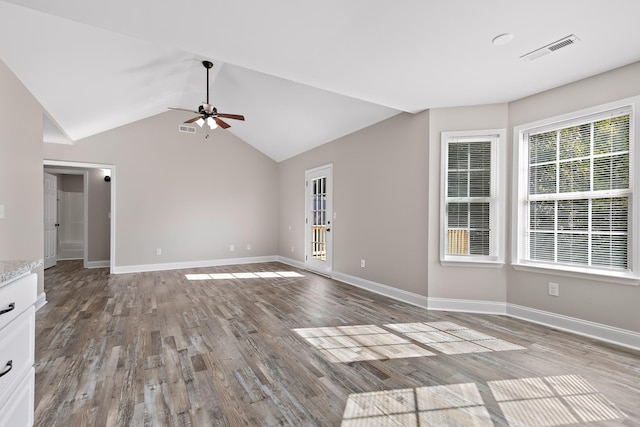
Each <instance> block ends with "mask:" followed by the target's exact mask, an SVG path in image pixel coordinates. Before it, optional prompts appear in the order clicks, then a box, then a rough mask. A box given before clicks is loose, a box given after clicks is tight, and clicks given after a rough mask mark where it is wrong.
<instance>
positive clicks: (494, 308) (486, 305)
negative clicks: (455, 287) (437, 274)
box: [427, 297, 507, 315]
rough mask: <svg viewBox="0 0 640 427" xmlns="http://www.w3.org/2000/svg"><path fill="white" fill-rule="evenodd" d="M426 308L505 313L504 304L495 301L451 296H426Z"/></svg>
mask: <svg viewBox="0 0 640 427" xmlns="http://www.w3.org/2000/svg"><path fill="white" fill-rule="evenodd" d="M427 299H428V300H429V302H428V305H427V308H428V309H429V310H436V311H460V312H464V313H482V314H500V315H504V314H507V308H506V304H505V303H503V302H497V301H480V300H468V299H451V298H433V297H429V298H427Z"/></svg>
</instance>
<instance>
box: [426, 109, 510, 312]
mask: <svg viewBox="0 0 640 427" xmlns="http://www.w3.org/2000/svg"><path fill="white" fill-rule="evenodd" d="M430 117H431V121H430V126H429V187H428V192H429V204H428V222H429V255H428V262H429V297H432V298H453V299H471V300H480V301H498V302H504V301H505V300H506V293H507V289H506V268H504V267H503V268H495V267H479V268H478V267H449V266H447V267H445V266H442V265H441V264H440V190H441V185H442V184H441V181H440V177H441V176H442V171H441V170H440V167H441V164H440V161H441V158H440V148H441V147H440V145H441V141H440V133H441V132H447V131H465V130H487V129H506V127H507V124H508V123H507V120H508V119H507V117H508V110H507V105H506V104H495V105H482V106H474V107H459V108H438V109H433V110H431V116H430ZM500 142H501V144H502V145H503V146H505V145H506V144H507V141H500ZM503 148H504V151H506V147H500V149H501V150H502V149H503ZM508 164H511V162H510V161H508ZM505 178H506V177H505ZM502 196H503V197H506V196H507V194H503V195H502ZM501 213H502V214H503V215H502V221H500V224H501V225H504V223H505V220H506V218H505V217H506V216H507V215H506V212H501ZM505 231H506V230H505ZM503 236H504V234H503ZM501 243H502V242H501Z"/></svg>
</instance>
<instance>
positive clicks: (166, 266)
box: [112, 256, 276, 274]
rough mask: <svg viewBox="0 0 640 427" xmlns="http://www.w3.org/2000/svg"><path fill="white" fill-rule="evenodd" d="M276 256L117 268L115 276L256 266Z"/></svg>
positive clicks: (114, 272) (272, 260) (114, 269)
mask: <svg viewBox="0 0 640 427" xmlns="http://www.w3.org/2000/svg"><path fill="white" fill-rule="evenodd" d="M274 261H276V257H275V256H259V257H246V258H224V259H214V260H203V261H186V262H165V263H160V264H141V265H123V266H115V267H114V268H113V271H112V273H113V274H125V273H143V272H146V271H163V270H182V269H185V268H201V267H219V266H222V265H238V264H256V263H260V262H274Z"/></svg>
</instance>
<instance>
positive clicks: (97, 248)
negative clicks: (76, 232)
mask: <svg viewBox="0 0 640 427" xmlns="http://www.w3.org/2000/svg"><path fill="white" fill-rule="evenodd" d="M87 184H88V188H87V192H88V197H89V200H88V201H87V202H88V205H89V212H88V215H87V216H88V219H89V223H88V226H87V232H88V238H87V243H88V244H89V247H88V248H87V261H88V262H98V261H109V259H110V255H111V254H110V247H111V245H110V244H111V241H110V238H111V235H110V234H111V233H110V232H111V226H110V225H111V221H110V219H109V212H110V209H111V184H110V183H108V182H105V180H104V173H103V172H102V170H101V169H87Z"/></svg>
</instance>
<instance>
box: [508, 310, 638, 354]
mask: <svg viewBox="0 0 640 427" xmlns="http://www.w3.org/2000/svg"><path fill="white" fill-rule="evenodd" d="M507 316H509V317H514V318H516V319H521V320H526V321H528V322H532V323H537V324H539V325H544V326H549V327H551V328H554V329H559V330H561V331H565V332H571V333H574V334H577V335H582V336H585V337H588V338H594V339H597V340H600V341H605V342H609V343H612V344H617V345H620V346H623V347H627V348H631V349H634V350H640V333H638V332H633V331H629V330H626V329H620V328H615V327H613V326H607V325H603V324H601V323H595V322H590V321H588V320H582V319H577V318H575V317H569V316H563V315H561V314H556V313H550V312H548V311H542V310H537V309H535V308H530V307H523V306H521V305H516V304H507Z"/></svg>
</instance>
